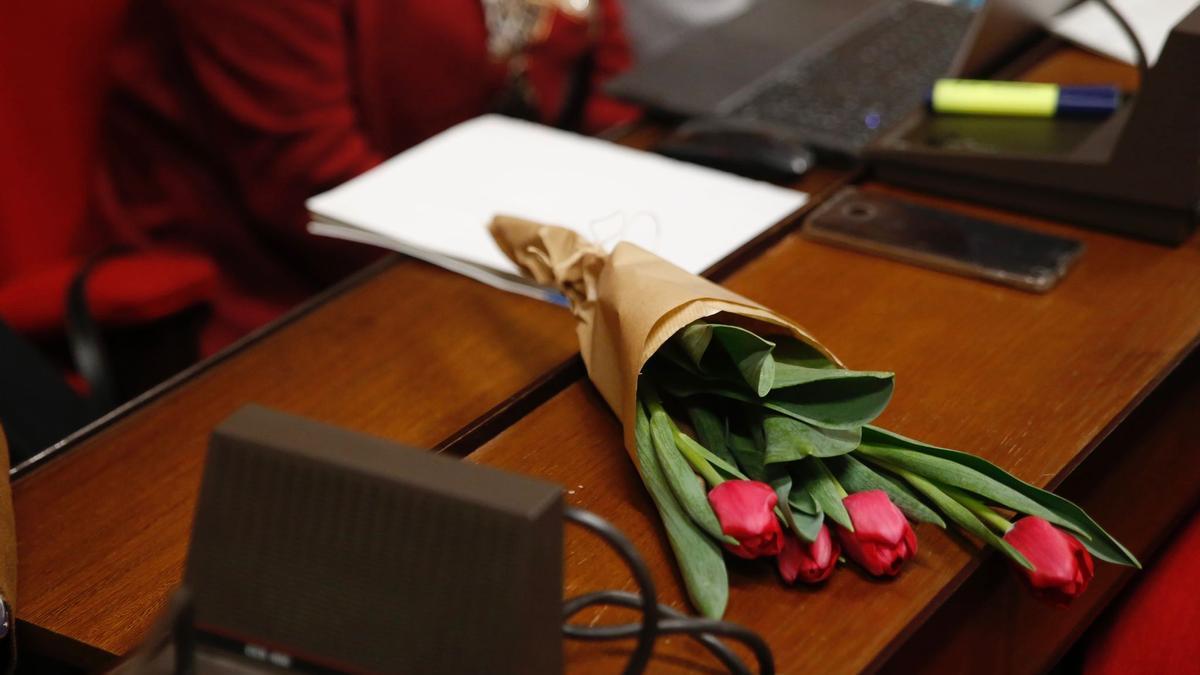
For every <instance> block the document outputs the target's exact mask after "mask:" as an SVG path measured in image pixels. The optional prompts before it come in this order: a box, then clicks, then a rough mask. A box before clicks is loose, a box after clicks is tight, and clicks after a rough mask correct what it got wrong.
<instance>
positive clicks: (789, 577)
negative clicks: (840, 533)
mask: <svg viewBox="0 0 1200 675" xmlns="http://www.w3.org/2000/svg"><path fill="white" fill-rule="evenodd" d="M839 553H841V547H839V546H838V545H837V542H836V541H834V540H833V537H831V536H829V528H828V527H825V526H824V525H822V526H821V531H820V532H819V533H818V534H817V539H816V541H814V542H812V543H809V542H807V541H800V539H799V538H798V537H796V536H795V535H793V534H791V533H786V534H784V535H783V550H782V551H780V552H779V556H778V557H776V558H775V563H776V564H777V565H778V566H779V576H781V577H783V580H784V581H786V582H788V583H789V584H794V583H796V579H799V580H801V581H803V582H804V583H806V584H815V583H818V582H821V581H825V580H826V579H828V578H829V575H830V574H833V568H834V567H835V566H836V565H837V559H838V554H839Z"/></svg>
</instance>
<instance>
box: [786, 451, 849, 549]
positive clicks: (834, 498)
mask: <svg viewBox="0 0 1200 675" xmlns="http://www.w3.org/2000/svg"><path fill="white" fill-rule="evenodd" d="M791 466H792V467H793V468H794V470H795V472H796V473H795V474H793V476H794V478H795V479H796V482H797V483H798V484H799V488H800V489H801V490H803V491H805V492H807V493H808V494H810V495H812V498H813V501H815V502H816V503H817V506H818V507H819V508H820V509H821V511H823V512H824V513H825V515H826V516H829V518H830V519H831V520H833V522H835V523H837V524H838V525H841V526H842V527H844V528H846V529H847V530H850V531H851V532H853V531H854V523H853V522H851V520H850V514H849V513H848V512H847V511H846V506H845V505H844V504H842V497H843V495H842V491H841V489H840V486H839V485H838V483H837V481H836V480H834V478H833V475H832V474H830V473H829V470H828V469H826V468H825V465H824V464H822V463H821V460H820V459H817V458H816V457H809V458H808V459H805V460H802V461H799V462H796V463H794V464H792V465H791Z"/></svg>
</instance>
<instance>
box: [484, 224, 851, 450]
mask: <svg viewBox="0 0 1200 675" xmlns="http://www.w3.org/2000/svg"><path fill="white" fill-rule="evenodd" d="M490 230H491V233H492V236H493V237H494V238H495V240H496V243H498V244H499V245H500V248H501V249H502V250H503V251H504V253H505V254H506V255H507V256H508V257H509V258H511V259H512V260H513V262H515V263H516V264H517V265H518V266H519V267H520V268H521V270H522V272H523V273H524V274H525V275H526V276H527V277H529V278H531V279H533V280H534V281H536V282H538V283H541V284H544V285H552V286H555V287H557V288H558V289H559V290H561V291H562V292H563V293H564V294H565V295H566V296H567V298H568V300H570V301H571V309H572V311H573V312H574V314H575V318H576V319H577V320H578V325H577V326H576V332H577V334H578V336H579V350H580V353H581V354H582V355H583V362H584V364H585V365H586V366H587V372H588V377H589V378H590V379H591V380H592V383H593V384H595V385H596V389H598V390H599V391H600V395H601V396H603V397H604V400H605V401H606V402H607V403H608V405H609V407H610V408H612V409H613V412H615V413H616V414H617V417H619V418H620V420H621V424H622V426H623V427H624V439H625V448H626V450H627V451H628V452H629V455H630V457H631V458H632V459H633V460H634V462H637V448H636V446H635V441H634V421H635V419H636V413H637V384H638V375H639V374H640V373H641V372H642V367H643V366H644V365H645V364H646V361H647V360H648V359H649V358H650V357H651V356H653V355H654V353H655V352H656V351H658V348H659V347H661V346H662V345H663V343H665V342H666V341H667V340H668V339H669V338H670V337H671V336H672V335H674V334H675V333H677V332H678V331H679V330H681V329H682V328H684V327H686V326H687V325H688V324H690V323H692V322H694V321H697V320H699V319H704V318H708V317H713V316H714V315H718V314H720V315H722V316H721V318H720V320H719V321H720V322H725V323H737V324H740V325H742V326H744V327H746V328H750V329H752V330H754V331H755V332H757V333H759V334H760V335H763V336H764V337H766V336H769V335H770V334H780V333H783V334H787V335H791V336H793V337H795V338H797V339H799V340H802V341H804V342H806V343H808V344H809V345H811V346H812V347H814V348H816V349H817V350H819V351H820V352H821V353H822V354H824V355H825V356H827V357H828V358H830V359H831V360H833V361H834V362H835V363H839V362H838V361H837V359H836V358H835V357H834V355H833V354H831V353H830V352H829V350H827V349H826V348H825V347H824V346H822V345H821V344H820V343H819V342H817V340H816V339H814V338H813V337H812V335H810V334H809V333H808V331H806V330H804V328H802V327H801V326H800V325H799V324H796V323H794V322H793V321H790V320H789V319H787V318H785V317H783V316H780V315H779V314H776V313H775V312H773V311H771V310H769V309H767V308H766V307H763V306H762V305H760V304H758V303H757V302H754V301H752V300H749V299H747V298H744V297H742V296H741V295H738V294H737V293H734V292H733V291H730V290H728V289H726V288H723V287H721V286H718V285H717V284H714V283H713V282H711V281H709V280H707V279H704V278H702V277H699V276H696V275H695V274H691V273H690V272H687V271H685V270H683V269H680V268H679V267H676V266H675V265H672V264H671V263H669V262H667V261H666V260H663V259H662V258H660V257H658V256H656V255H654V254H653V253H650V252H649V251H647V250H645V249H643V248H640V247H638V246H636V245H634V244H630V243H627V242H622V243H619V244H617V246H616V247H615V248H614V249H613V251H612V253H611V254H608V253H606V252H605V251H604V250H603V249H601V248H599V247H597V246H596V245H594V244H592V243H591V242H589V241H587V240H586V239H584V238H583V237H581V236H580V235H578V234H577V233H575V232H574V231H573V230H569V229H566V228H563V227H556V226H552V225H542V224H538V223H533V222H530V221H527V220H521V219H519V218H511V217H506V216H500V217H497V218H495V219H494V220H493V221H492V224H491V226H490ZM839 365H841V364H840V363H839Z"/></svg>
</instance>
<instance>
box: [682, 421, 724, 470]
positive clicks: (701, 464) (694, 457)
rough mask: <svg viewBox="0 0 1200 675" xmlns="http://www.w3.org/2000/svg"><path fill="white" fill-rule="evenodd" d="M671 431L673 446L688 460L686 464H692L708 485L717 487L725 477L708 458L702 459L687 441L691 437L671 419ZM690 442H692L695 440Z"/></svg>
mask: <svg viewBox="0 0 1200 675" xmlns="http://www.w3.org/2000/svg"><path fill="white" fill-rule="evenodd" d="M668 419H670V418H668ZM671 431H672V432H673V433H674V435H675V447H676V448H678V449H679V453H680V454H681V455H683V458H684V459H686V460H687V461H688V464H691V465H692V468H693V469H695V470H696V473H698V474H700V475H701V476H703V477H704V480H705V481H706V482H707V483H708V485H709V487H717V486H718V485H720V484H721V483H724V482H725V479H724V478H721V474H719V473H717V470H716V469H714V468H713V466H712V464H709V463H708V460H706V459H704V457H702V456H701V455H700V453H698V452H696V451H695V450H694V449H692V447H691V445H690V444H689V443H688V441H692V439H691V438H689V437H687V436H686V435H684V433H683V432H682V431H680V430H679V427H676V426H675V421H674V420H671ZM685 439H686V440H685ZM692 442H693V443H694V442H695V441H692Z"/></svg>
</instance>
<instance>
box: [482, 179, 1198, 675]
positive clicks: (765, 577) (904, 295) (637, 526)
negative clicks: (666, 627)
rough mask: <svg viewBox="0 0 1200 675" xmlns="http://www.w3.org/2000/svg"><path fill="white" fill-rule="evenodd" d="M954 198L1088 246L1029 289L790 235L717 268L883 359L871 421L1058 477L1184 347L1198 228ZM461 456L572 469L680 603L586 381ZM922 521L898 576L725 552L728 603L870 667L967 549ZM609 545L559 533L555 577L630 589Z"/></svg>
mask: <svg viewBox="0 0 1200 675" xmlns="http://www.w3.org/2000/svg"><path fill="white" fill-rule="evenodd" d="M910 197H913V198H915V196H912V195H910ZM942 203H943V204H944V202H942ZM963 210H965V211H966V212H968V213H974V214H978V215H993V216H997V217H1000V218H1001V219H1003V220H1007V221H1013V222H1018V223H1020V224H1022V225H1025V226H1028V227H1031V228H1033V229H1038V230H1042V231H1048V232H1053V233H1058V234H1064V235H1068V236H1074V237H1078V238H1081V239H1083V240H1084V241H1085V243H1086V245H1087V251H1086V253H1085V254H1084V255H1083V257H1082V258H1081V260H1080V261H1079V263H1078V264H1077V267H1076V268H1075V269H1074V270H1073V271H1072V272H1071V274H1070V275H1069V276H1068V277H1067V278H1066V279H1065V280H1064V282H1063V283H1062V285H1060V286H1059V287H1058V288H1057V289H1055V290H1054V291H1053V292H1051V293H1049V294H1046V295H1033V294H1028V293H1024V292H1021V291H1017V290H1012V289H1008V288H1004V287H1000V286H994V285H990V284H987V283H983V282H979V281H973V280H970V279H965V278H959V277H955V276H951V275H947V274H942V273H938V272H934V271H928V270H923V269H919V268H916V267H911V266H908V265H904V264H900V263H895V262H890V261H887V260H883V259H879V258H875V257H871V256H866V255H861V254H858V253H853V252H850V251H844V250H840V249H836V248H829V247H825V246H821V245H818V244H816V243H813V242H809V241H807V240H805V239H803V238H801V237H799V236H796V235H789V236H788V237H786V238H785V239H784V240H783V241H782V242H781V243H780V244H779V245H777V246H775V247H774V248H773V249H771V250H770V251H768V252H767V253H765V254H763V255H762V256H760V257H759V258H758V259H756V260H755V261H754V262H752V263H750V264H749V265H747V266H746V267H744V268H743V269H741V270H740V271H738V272H737V273H735V274H733V275H732V276H731V277H730V278H729V279H728V280H727V281H726V285H728V286H730V287H731V288H733V289H734V290H736V291H739V292H741V293H743V294H745V295H747V296H748V297H750V298H752V299H754V300H757V301H759V302H762V303H764V304H766V305H767V306H769V307H771V308H772V309H775V310H777V311H780V312H782V313H783V314H785V315H788V316H790V317H792V318H794V319H796V320H797V321H799V322H800V323H801V324H802V325H804V326H805V327H806V328H808V329H809V330H810V331H811V332H812V333H813V334H815V335H816V336H817V337H818V338H819V339H821V340H822V341H823V342H824V343H825V344H826V345H828V346H829V347H831V348H832V349H833V350H834V351H835V352H836V353H837V354H838V355H839V356H841V357H842V358H843V359H844V360H845V362H846V363H847V365H848V366H849V367H851V368H860V369H880V370H894V371H895V372H896V373H897V378H896V380H897V390H896V396H895V398H894V399H893V402H892V404H891V406H890V407H889V409H888V410H887V412H886V413H885V414H884V416H883V418H881V420H880V422H881V423H882V424H883V425H884V426H886V427H888V428H891V429H895V430H896V431H898V432H900V433H903V434H905V435H911V436H913V437H916V438H921V439H924V440H927V441H930V442H933V443H937V444H940V445H945V446H948V447H954V448H960V449H963V450H968V451H971V452H974V453H977V454H979V455H981V456H983V457H986V458H988V459H989V460H991V461H994V462H996V463H998V464H999V465H1001V466H1003V467H1004V468H1006V469H1008V470H1009V471H1012V472H1013V473H1015V474H1016V475H1017V476H1018V477H1020V478H1022V479H1024V480H1027V481H1030V482H1032V483H1035V484H1038V485H1049V484H1053V483H1055V482H1057V481H1058V480H1059V479H1061V478H1062V477H1064V476H1065V475H1067V474H1068V473H1069V472H1070V470H1071V469H1072V468H1073V467H1074V466H1075V465H1076V464H1077V463H1078V462H1080V461H1081V460H1083V459H1084V458H1085V457H1086V455H1087V454H1088V453H1089V452H1090V451H1091V450H1092V449H1093V448H1094V447H1095V446H1096V445H1097V444H1098V443H1099V442H1100V441H1101V440H1102V439H1103V438H1104V437H1105V436H1106V435H1107V434H1108V433H1109V432H1110V431H1112V429H1113V428H1115V426H1116V425H1117V424H1118V422H1120V421H1121V420H1122V419H1123V418H1124V416H1125V415H1126V414H1127V413H1128V412H1129V411H1131V410H1132V409H1133V408H1134V407H1136V405H1137V404H1138V402H1139V401H1141V400H1142V398H1143V397H1144V396H1145V395H1146V394H1147V393H1148V392H1149V391H1150V390H1152V389H1153V388H1154V387H1155V386H1156V385H1157V384H1158V383H1159V381H1160V380H1161V378H1163V377H1164V376H1165V375H1166V374H1167V373H1168V372H1170V371H1171V369H1172V368H1173V367H1175V366H1176V365H1177V364H1178V363H1179V361H1180V360H1181V359H1182V358H1183V357H1184V355H1185V354H1187V353H1189V352H1190V351H1191V350H1192V349H1193V347H1194V346H1195V344H1196V341H1197V337H1198V336H1200V274H1198V273H1197V272H1198V270H1200V239H1196V238H1193V239H1192V240H1191V241H1190V242H1189V243H1187V244H1186V245H1184V246H1182V247H1180V248H1177V249H1168V248H1163V247H1159V246H1155V245H1151V244H1143V243H1139V242H1134V241H1130V240H1124V239H1118V238H1115V237H1111V236H1108V235H1104V234H1098V233H1094V232H1089V231H1084V230H1076V229H1069V228H1066V227H1062V226H1055V225H1052V224H1049V223H1045V222H1041V221H1035V220H1032V219H1028V218H1020V217H1016V216H1011V215H1006V214H998V213H996V212H991V211H986V210H982V209H974V208H964V209H963ZM470 458H471V459H472V460H473V461H477V462H481V463H485V464H489V465H493V466H500V467H504V468H509V469H513V470H516V471H524V472H527V473H531V474H534V475H538V476H541V477H544V478H548V479H550V480H554V481H557V482H559V483H561V484H563V485H564V486H566V487H567V489H568V498H569V500H570V502H571V503H573V504H576V505H579V506H582V507H585V508H588V509H592V510H594V511H596V512H597V513H599V514H600V515H602V516H604V517H606V518H609V519H611V520H612V521H613V522H614V523H616V524H617V525H618V526H619V527H621V528H622V529H623V530H624V531H625V532H626V533H627V534H629V535H630V536H631V537H632V539H633V540H634V542H635V543H636V544H637V546H638V547H639V548H640V549H641V550H642V552H643V553H644V554H645V555H646V556H647V558H648V560H649V562H650V563H651V565H652V567H653V569H654V572H655V577H656V581H657V583H658V584H659V588H660V593H661V595H662V597H663V598H665V599H666V600H667V601H668V602H670V603H671V604H672V605H675V606H677V607H684V606H685V605H684V603H683V600H682V597H681V595H680V583H679V580H678V578H677V575H676V573H675V572H674V566H673V565H672V564H671V562H670V560H669V555H668V551H667V549H666V548H665V546H664V542H663V538H662V533H661V527H660V525H659V524H658V521H657V516H656V515H655V514H654V513H653V511H652V507H651V505H650V502H649V500H648V498H647V497H646V496H645V494H644V491H643V489H642V487H641V485H640V483H639V481H638V477H637V474H636V472H635V471H634V469H633V467H632V465H631V463H630V461H629V459H628V458H627V457H626V454H625V451H624V449H623V448H622V447H621V441H620V433H619V429H618V425H617V422H616V420H615V418H614V417H613V415H612V414H611V413H610V412H609V411H608V410H607V409H606V408H605V407H604V404H603V402H602V401H601V400H600V399H599V397H598V396H597V395H596V394H595V393H594V392H593V391H592V389H591V387H590V385H589V384H586V383H581V384H579V385H575V386H572V387H570V388H568V389H567V390H565V391H564V392H562V393H561V394H559V395H558V396H556V397H555V398H553V399H551V400H550V401H549V402H548V403H547V404H546V405H544V406H542V407H541V408H539V409H538V410H536V411H534V412H533V413H532V414H531V415H530V416H529V417H527V418H525V419H523V420H521V421H520V422H518V423H517V424H516V425H514V426H513V427H512V428H511V429H509V430H507V431H505V432H504V433H502V434H501V435H500V436H498V437H497V438H496V439H495V440H493V441H492V442H490V443H487V444H485V445H484V446H482V447H481V448H480V449H479V450H478V451H476V452H475V453H473V454H472V455H471V456H470ZM1161 498H1163V499H1170V500H1175V499H1180V500H1182V499H1183V497H1182V496H1181V495H1161ZM1173 507H1174V508H1177V509H1178V508H1182V506H1181V505H1180V504H1179V502H1175V503H1174V505H1173ZM1105 524H1107V525H1109V526H1110V528H1111V531H1112V532H1113V534H1114V535H1115V536H1117V537H1118V538H1122V539H1128V540H1130V541H1139V537H1138V536H1137V533H1136V532H1135V529H1136V528H1137V524H1136V522H1133V521H1131V520H1129V519H1121V520H1117V521H1110V522H1107V523H1105ZM918 535H919V536H920V539H921V549H920V553H919V555H918V556H917V558H916V559H915V560H914V561H913V563H912V564H911V565H909V566H908V568H907V569H906V570H905V572H904V573H903V575H902V576H901V577H900V578H899V579H897V580H895V581H893V582H880V581H875V580H871V579H867V578H864V577H863V576H862V575H861V574H859V573H858V572H857V571H856V570H854V569H846V570H842V571H840V572H839V573H838V574H836V575H835V576H834V577H833V579H832V580H831V581H830V582H829V583H828V584H827V585H826V586H825V587H824V588H821V589H819V590H812V589H808V588H791V589H789V588H784V587H782V586H781V585H780V583H779V581H778V580H777V578H776V576H775V574H774V573H773V572H772V570H771V569H770V566H769V565H768V564H766V563H761V564H759V563H750V564H744V563H740V562H738V563H736V564H735V563H731V577H732V592H731V599H730V605H729V611H728V614H727V618H729V619H730V620H733V621H736V622H740V623H745V624H748V625H751V626H753V627H754V628H755V629H757V630H759V631H761V632H762V633H763V634H764V635H765V637H766V638H767V639H768V641H769V642H770V643H771V645H772V647H773V648H774V650H775V653H776V657H777V659H778V663H779V664H780V665H781V671H782V672H799V671H801V670H812V669H816V670H818V671H821V672H857V671H860V670H863V669H867V668H870V667H873V666H876V665H878V663H877V659H878V658H880V657H881V656H883V655H886V654H887V653H888V652H889V650H891V649H893V648H894V647H895V646H897V645H898V644H899V643H900V642H901V641H902V640H903V638H904V637H906V636H907V635H908V634H909V633H910V632H911V631H912V630H914V629H915V628H916V627H918V626H919V624H920V622H921V621H922V620H923V619H924V618H925V617H926V616H927V615H928V614H929V613H930V612H931V611H932V610H933V609H934V608H935V607H936V606H937V605H938V604H939V603H940V602H941V601H942V600H944V599H945V597H947V596H948V595H949V594H950V593H951V592H952V591H953V590H954V589H955V588H956V587H957V586H958V585H959V584H960V583H961V582H962V581H963V580H964V579H965V578H966V577H967V576H968V573H969V572H970V571H972V570H973V569H974V566H975V565H976V564H977V563H978V557H979V556H978V555H977V552H976V549H975V547H974V546H973V545H972V544H971V543H970V542H968V541H966V540H965V539H963V538H961V537H958V536H952V535H949V534H947V533H944V532H942V531H939V530H937V529H936V528H932V527H929V526H921V527H920V528H918ZM609 555H610V554H608V553H607V552H605V551H604V546H603V545H602V544H600V543H598V542H596V541H594V540H591V539H587V538H584V537H582V536H579V535H578V534H576V533H572V536H570V537H569V538H568V547H567V552H566V571H567V582H568V587H567V594H568V595H573V594H575V593H578V592H582V591H585V590H594V589H600V588H628V587H629V585H630V581H629V578H628V574H627V573H626V571H625V570H623V569H622V568H621V566H620V565H619V564H615V563H612V562H610V558H609ZM1110 573H1111V572H1105V573H1104V574H1110ZM1046 611H1049V610H1046ZM613 616H617V614H616V613H614V612H608V613H601V614H600V615H598V616H597V615H593V616H592V617H590V619H591V620H602V621H609V620H611V617H613ZM627 653H628V652H627V646H626V647H624V648H614V647H611V646H609V647H597V646H594V645H586V646H580V645H571V646H569V648H568V654H569V663H570V664H571V671H572V672H614V671H615V670H616V669H618V668H619V667H620V664H621V663H622V660H623V659H624V658H625V656H626V655H627ZM659 654H660V656H659V657H658V658H659V659H660V660H659V661H658V663H657V665H656V668H655V672H659V671H662V672H669V671H671V670H675V669H682V668H680V666H682V665H687V666H705V665H706V664H707V665H708V666H711V665H713V663H714V662H712V661H710V660H708V659H707V658H705V657H704V655H703V654H702V652H701V651H700V650H698V649H696V648H695V647H694V646H692V645H691V644H689V643H688V642H687V641H686V640H682V639H672V640H664V641H663V642H662V643H661V644H660V645H659Z"/></svg>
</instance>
